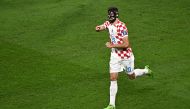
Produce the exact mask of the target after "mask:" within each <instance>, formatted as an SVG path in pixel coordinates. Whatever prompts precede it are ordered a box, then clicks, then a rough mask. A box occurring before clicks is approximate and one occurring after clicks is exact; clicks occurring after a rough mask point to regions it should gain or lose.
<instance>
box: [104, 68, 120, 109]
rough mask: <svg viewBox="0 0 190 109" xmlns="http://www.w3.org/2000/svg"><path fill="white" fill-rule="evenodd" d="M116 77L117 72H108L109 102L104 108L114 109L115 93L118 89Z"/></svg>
mask: <svg viewBox="0 0 190 109" xmlns="http://www.w3.org/2000/svg"><path fill="white" fill-rule="evenodd" d="M117 78H118V73H117V72H110V102H109V105H108V106H107V107H106V108H104V109H115V101H116V95H117V91H118V85H117Z"/></svg>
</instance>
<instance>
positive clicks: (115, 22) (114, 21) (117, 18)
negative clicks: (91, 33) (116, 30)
mask: <svg viewBox="0 0 190 109" xmlns="http://www.w3.org/2000/svg"><path fill="white" fill-rule="evenodd" d="M118 21H119V19H118V18H116V20H115V21H114V22H113V23H111V24H112V25H115V24H116V23H117V22H118Z"/></svg>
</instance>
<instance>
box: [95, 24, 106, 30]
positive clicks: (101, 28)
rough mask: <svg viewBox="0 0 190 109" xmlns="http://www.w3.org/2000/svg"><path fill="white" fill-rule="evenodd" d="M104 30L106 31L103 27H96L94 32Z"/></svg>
mask: <svg viewBox="0 0 190 109" xmlns="http://www.w3.org/2000/svg"><path fill="white" fill-rule="evenodd" d="M105 29H106V27H105V26H104V25H98V26H96V31H97V32H99V31H102V30H105Z"/></svg>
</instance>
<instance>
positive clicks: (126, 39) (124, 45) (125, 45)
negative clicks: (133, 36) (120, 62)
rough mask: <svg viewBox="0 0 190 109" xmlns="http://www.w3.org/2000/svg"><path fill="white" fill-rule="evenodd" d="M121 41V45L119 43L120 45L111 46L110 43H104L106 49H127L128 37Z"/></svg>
mask: <svg viewBox="0 0 190 109" xmlns="http://www.w3.org/2000/svg"><path fill="white" fill-rule="evenodd" d="M122 41H123V43H121V44H112V43H110V42H107V43H106V46H107V47H108V48H127V47H129V40H128V37H124V38H123V39H122Z"/></svg>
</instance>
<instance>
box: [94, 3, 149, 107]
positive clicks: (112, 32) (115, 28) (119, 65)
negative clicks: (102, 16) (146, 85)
mask: <svg viewBox="0 0 190 109" xmlns="http://www.w3.org/2000/svg"><path fill="white" fill-rule="evenodd" d="M118 16H119V12H118V9H117V8H116V7H110V8H108V21H105V22H104V23H103V24H102V25H98V26H96V31H97V32H99V31H102V30H108V31H109V37H110V41H109V42H106V44H105V45H106V47H107V48H110V49H111V56H110V63H109V65H110V81H111V83H110V102H109V105H108V106H107V107H106V108H104V109H115V100H116V94H117V91H118V85H117V78H118V73H119V72H122V71H123V70H125V71H126V73H127V74H128V77H129V79H135V78H136V77H138V76H142V75H149V76H152V71H151V70H150V69H149V66H148V65H147V66H145V68H144V69H134V55H133V52H132V49H131V47H130V44H129V39H128V30H127V27H126V26H125V24H124V23H123V22H121V21H120V20H119V18H118Z"/></svg>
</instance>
